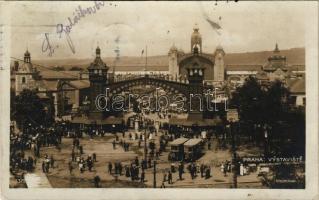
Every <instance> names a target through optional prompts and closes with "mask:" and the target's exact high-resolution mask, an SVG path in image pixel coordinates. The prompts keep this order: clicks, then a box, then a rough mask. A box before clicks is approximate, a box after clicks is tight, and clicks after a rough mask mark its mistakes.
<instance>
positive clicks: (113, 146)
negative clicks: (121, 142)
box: [112, 140, 115, 149]
mask: <svg viewBox="0 0 319 200" xmlns="http://www.w3.org/2000/svg"><path fill="white" fill-rule="evenodd" d="M112 144H113V149H115V140H113V142H112Z"/></svg>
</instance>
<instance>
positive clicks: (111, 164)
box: [108, 162, 112, 174]
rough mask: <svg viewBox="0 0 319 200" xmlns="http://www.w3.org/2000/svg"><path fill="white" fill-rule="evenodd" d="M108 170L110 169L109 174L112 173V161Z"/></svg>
mask: <svg viewBox="0 0 319 200" xmlns="http://www.w3.org/2000/svg"><path fill="white" fill-rule="evenodd" d="M108 171H109V174H112V163H111V162H109V165H108Z"/></svg>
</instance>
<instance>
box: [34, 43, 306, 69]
mask: <svg viewBox="0 0 319 200" xmlns="http://www.w3.org/2000/svg"><path fill="white" fill-rule="evenodd" d="M280 53H281V55H284V56H286V57H287V63H288V64H290V65H304V64H305V49H304V48H292V49H287V50H281V51H280ZM272 54H273V52H272V51H260V52H246V53H228V54H227V52H226V56H225V63H226V65H263V64H265V63H266V62H267V59H268V57H269V56H271V55H272ZM103 60H104V62H105V63H106V64H107V65H108V66H109V67H110V70H112V68H113V66H114V61H115V58H113V57H106V58H103ZM92 61H93V59H59V60H58V59H56V60H34V61H33V63H35V64H39V65H44V66H46V67H48V68H52V67H55V66H63V67H64V68H65V69H66V70H69V69H71V68H72V67H74V66H76V67H80V68H82V69H86V68H87V67H88V65H89V64H90V63H91V62H92ZM144 66H145V57H129V56H124V57H120V60H119V61H118V62H117V63H116V67H115V70H117V71H141V70H143V68H144ZM147 66H148V67H147V70H149V71H165V70H167V69H168V56H166V55H161V56H150V57H148V58H147ZM39 70H43V69H41V68H39Z"/></svg>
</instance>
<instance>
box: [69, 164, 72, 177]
mask: <svg viewBox="0 0 319 200" xmlns="http://www.w3.org/2000/svg"><path fill="white" fill-rule="evenodd" d="M72 171H73V166H72V163H71V162H69V172H70V175H72Z"/></svg>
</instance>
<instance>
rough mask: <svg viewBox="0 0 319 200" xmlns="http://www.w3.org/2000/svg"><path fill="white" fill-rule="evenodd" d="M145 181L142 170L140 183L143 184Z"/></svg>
mask: <svg viewBox="0 0 319 200" xmlns="http://www.w3.org/2000/svg"><path fill="white" fill-rule="evenodd" d="M144 181H145V172H144V170H142V173H141V183H144Z"/></svg>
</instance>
